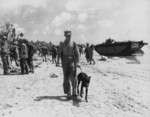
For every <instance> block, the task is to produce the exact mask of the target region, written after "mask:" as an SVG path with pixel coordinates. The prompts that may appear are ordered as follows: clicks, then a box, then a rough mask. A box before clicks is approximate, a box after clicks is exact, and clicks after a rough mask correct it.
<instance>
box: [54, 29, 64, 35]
mask: <svg viewBox="0 0 150 117" xmlns="http://www.w3.org/2000/svg"><path fill="white" fill-rule="evenodd" d="M61 34H62V31H61V30H60V29H56V30H55V31H54V35H56V36H60V35H61Z"/></svg>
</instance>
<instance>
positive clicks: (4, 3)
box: [0, 0, 48, 10]
mask: <svg viewBox="0 0 150 117" xmlns="http://www.w3.org/2000/svg"><path fill="white" fill-rule="evenodd" d="M47 1H48V0H0V3H1V4H0V8H1V9H3V10H5V9H7V10H12V9H16V8H18V7H22V6H27V5H29V6H32V7H35V8H38V7H45V6H46V4H47Z"/></svg>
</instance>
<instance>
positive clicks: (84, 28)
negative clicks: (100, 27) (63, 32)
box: [78, 24, 87, 31]
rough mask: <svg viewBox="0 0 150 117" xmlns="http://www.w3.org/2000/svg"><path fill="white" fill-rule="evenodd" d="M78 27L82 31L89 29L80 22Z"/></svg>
mask: <svg viewBox="0 0 150 117" xmlns="http://www.w3.org/2000/svg"><path fill="white" fill-rule="evenodd" d="M78 29H80V30H82V31H85V30H87V27H86V26H85V25H83V24H79V25H78Z"/></svg>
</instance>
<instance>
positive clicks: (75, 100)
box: [34, 96, 82, 107]
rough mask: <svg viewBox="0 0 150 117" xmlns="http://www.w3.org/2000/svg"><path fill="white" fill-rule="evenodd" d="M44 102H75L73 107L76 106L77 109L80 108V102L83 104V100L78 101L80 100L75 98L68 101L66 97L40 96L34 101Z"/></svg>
mask: <svg viewBox="0 0 150 117" xmlns="http://www.w3.org/2000/svg"><path fill="white" fill-rule="evenodd" d="M42 100H58V101H61V102H68V101H71V100H72V102H73V105H74V106H76V107H80V104H79V103H80V102H82V100H81V99H78V98H74V97H71V98H70V99H67V98H66V96H38V97H36V98H35V99H34V101H37V102H38V101H42Z"/></svg>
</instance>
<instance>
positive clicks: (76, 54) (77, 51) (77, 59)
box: [74, 42, 80, 64]
mask: <svg viewBox="0 0 150 117" xmlns="http://www.w3.org/2000/svg"><path fill="white" fill-rule="evenodd" d="M74 46H75V57H76V62H77V64H78V63H79V61H80V53H79V47H78V45H77V44H76V43H75V42H74Z"/></svg>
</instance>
